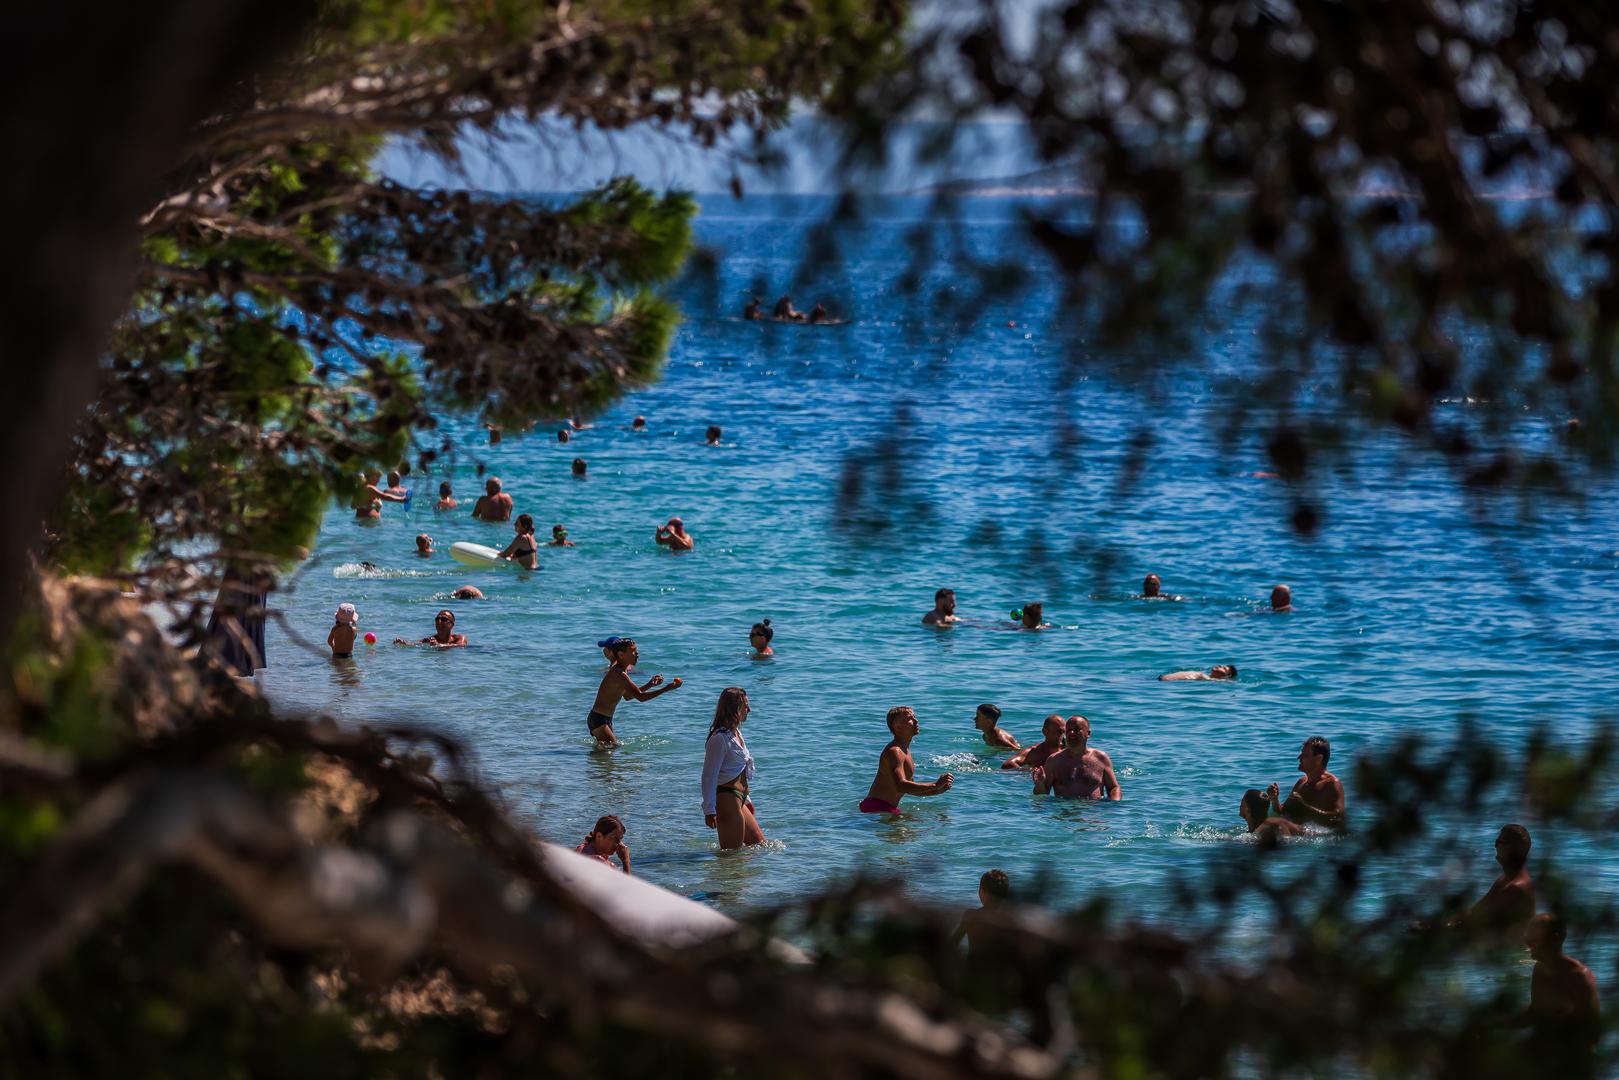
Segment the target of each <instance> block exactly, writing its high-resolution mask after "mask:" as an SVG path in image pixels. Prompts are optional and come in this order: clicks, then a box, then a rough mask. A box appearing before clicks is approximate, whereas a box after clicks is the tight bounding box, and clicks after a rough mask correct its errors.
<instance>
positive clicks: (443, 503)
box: [433, 480, 461, 513]
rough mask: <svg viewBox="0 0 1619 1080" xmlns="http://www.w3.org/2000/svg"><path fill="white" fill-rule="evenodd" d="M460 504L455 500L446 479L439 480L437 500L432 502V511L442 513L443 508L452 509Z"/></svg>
mask: <svg viewBox="0 0 1619 1080" xmlns="http://www.w3.org/2000/svg"><path fill="white" fill-rule="evenodd" d="M460 505H461V504H460V503H458V502H456V501H455V495H454V493H453V489H452V488H451V487H450V482H449V481H448V480H445V481H442V482H440V484H439V486H438V502H436V503H434V504H433V509H434V511H436V512H439V513H442V512H443V511H445V510H454V509H455V508H456V507H457V506H460Z"/></svg>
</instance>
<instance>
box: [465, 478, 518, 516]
mask: <svg viewBox="0 0 1619 1080" xmlns="http://www.w3.org/2000/svg"><path fill="white" fill-rule="evenodd" d="M483 490H484V493H483V494H482V495H479V496H478V501H477V502H475V503H473V504H472V516H473V517H475V518H477V519H478V520H479V521H510V520H511V519H512V497H511V496H510V495H508V494H506V493H505V492H504V491H501V490H500V478H499V477H495V476H491V477H490V478H489V479H487V480H485V481H484V482H483Z"/></svg>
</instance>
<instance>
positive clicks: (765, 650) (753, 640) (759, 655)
mask: <svg viewBox="0 0 1619 1080" xmlns="http://www.w3.org/2000/svg"><path fill="white" fill-rule="evenodd" d="M775 636H776V632H775V631H774V630H772V629H770V620H769V619H761V620H760V621H759V622H756V623H754V624H753V627H752V629H750V630H749V631H748V644H749V645H752V646H753V658H754V659H755V660H763V659H764V658H765V657H767V656H775V655H776V650H775V649H772V648H771V647H770V639H771V638H773V637H775Z"/></svg>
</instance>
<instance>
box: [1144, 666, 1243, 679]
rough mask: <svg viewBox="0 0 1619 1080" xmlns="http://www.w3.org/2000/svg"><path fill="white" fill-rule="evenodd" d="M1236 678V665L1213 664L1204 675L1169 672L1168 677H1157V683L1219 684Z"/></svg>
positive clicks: (1189, 672) (1191, 672)
mask: <svg viewBox="0 0 1619 1080" xmlns="http://www.w3.org/2000/svg"><path fill="white" fill-rule="evenodd" d="M1236 677H1237V665H1235V664H1215V665H1214V666H1213V667H1211V668H1209V670H1208V671H1207V672H1206V673H1205V672H1202V671H1171V672H1170V673H1169V674H1168V675H1160V676H1158V681H1159V682H1220V681H1221V680H1224V679H1235V678H1236Z"/></svg>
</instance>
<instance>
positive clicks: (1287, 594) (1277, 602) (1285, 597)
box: [1270, 585, 1293, 612]
mask: <svg viewBox="0 0 1619 1080" xmlns="http://www.w3.org/2000/svg"><path fill="white" fill-rule="evenodd" d="M1270 609H1271V611H1273V612H1282V611H1289V612H1290V611H1292V610H1293V590H1292V589H1289V588H1288V587H1287V586H1286V585H1278V586H1276V588H1274V589H1272V590H1271V591H1270Z"/></svg>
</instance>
